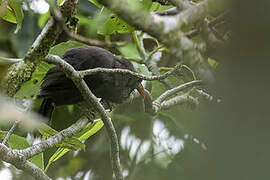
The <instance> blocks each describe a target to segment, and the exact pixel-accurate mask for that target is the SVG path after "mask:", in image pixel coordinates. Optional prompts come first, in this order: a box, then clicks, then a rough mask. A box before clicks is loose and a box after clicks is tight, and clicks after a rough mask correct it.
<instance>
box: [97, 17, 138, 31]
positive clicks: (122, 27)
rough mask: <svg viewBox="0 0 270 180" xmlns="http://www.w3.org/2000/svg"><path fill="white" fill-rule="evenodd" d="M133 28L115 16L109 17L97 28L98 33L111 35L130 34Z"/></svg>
mask: <svg viewBox="0 0 270 180" xmlns="http://www.w3.org/2000/svg"><path fill="white" fill-rule="evenodd" d="M133 31H134V28H133V27H132V26H130V25H129V24H127V23H126V22H125V21H123V20H122V19H121V18H119V17H118V16H116V15H111V16H110V17H109V18H108V19H107V20H106V22H105V23H104V24H103V25H102V26H101V27H100V28H99V30H98V33H99V34H102V35H111V34H113V33H115V32H118V33H120V34H128V33H132V32H133Z"/></svg>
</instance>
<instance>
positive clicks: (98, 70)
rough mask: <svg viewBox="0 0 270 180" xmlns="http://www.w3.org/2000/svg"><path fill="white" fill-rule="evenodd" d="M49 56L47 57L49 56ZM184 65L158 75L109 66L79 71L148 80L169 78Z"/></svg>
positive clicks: (83, 73) (178, 65) (80, 73)
mask: <svg viewBox="0 0 270 180" xmlns="http://www.w3.org/2000/svg"><path fill="white" fill-rule="evenodd" d="M48 56H54V55H48ZM48 56H47V57H48ZM181 66H182V63H179V64H177V65H176V66H175V67H174V68H173V69H172V70H170V71H168V72H166V73H164V74H162V75H157V76H146V75H143V74H140V73H136V72H133V71H130V70H127V69H107V68H94V69H88V70H84V71H78V73H79V75H80V76H82V77H84V76H89V75H93V74H96V73H100V72H102V73H122V74H129V75H131V76H134V77H137V78H139V79H142V80H147V81H154V80H162V79H165V78H167V77H168V76H169V75H171V74H173V73H174V72H176V71H177V70H179V69H180V68H181Z"/></svg>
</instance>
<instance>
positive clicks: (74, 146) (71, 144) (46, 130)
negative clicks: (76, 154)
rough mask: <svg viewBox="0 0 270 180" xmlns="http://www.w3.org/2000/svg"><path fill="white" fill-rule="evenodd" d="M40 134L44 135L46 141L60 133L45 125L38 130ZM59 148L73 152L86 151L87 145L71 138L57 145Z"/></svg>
mask: <svg viewBox="0 0 270 180" xmlns="http://www.w3.org/2000/svg"><path fill="white" fill-rule="evenodd" d="M38 130H39V132H40V134H42V135H43V136H44V137H45V138H46V139H48V138H49V137H51V136H54V135H56V134H57V133H58V131H56V130H54V129H53V128H51V127H50V126H48V125H47V124H43V125H42V127H41V128H39V129H38ZM57 146H58V147H62V148H68V149H71V150H78V149H83V150H84V149H85V144H83V143H82V142H81V141H80V140H79V139H78V138H76V137H71V138H67V139H65V140H64V141H63V142H62V143H60V144H58V145H57Z"/></svg>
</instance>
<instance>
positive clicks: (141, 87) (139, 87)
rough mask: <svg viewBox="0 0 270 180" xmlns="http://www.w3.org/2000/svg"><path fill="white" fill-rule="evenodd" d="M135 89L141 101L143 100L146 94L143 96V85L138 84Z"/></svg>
mask: <svg viewBox="0 0 270 180" xmlns="http://www.w3.org/2000/svg"><path fill="white" fill-rule="evenodd" d="M136 89H137V91H138V92H139V93H140V95H141V97H142V98H143V99H145V97H146V94H145V91H144V87H143V85H142V84H141V83H140V84H139V85H138V87H137V88H136Z"/></svg>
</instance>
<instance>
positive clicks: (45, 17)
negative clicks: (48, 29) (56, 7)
mask: <svg viewBox="0 0 270 180" xmlns="http://www.w3.org/2000/svg"><path fill="white" fill-rule="evenodd" d="M50 16H51V15H50V11H47V12H46V13H44V14H41V15H40V16H39V19H38V26H39V27H40V28H43V27H44V26H45V24H46V22H47V20H48V19H49V18H50Z"/></svg>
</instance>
